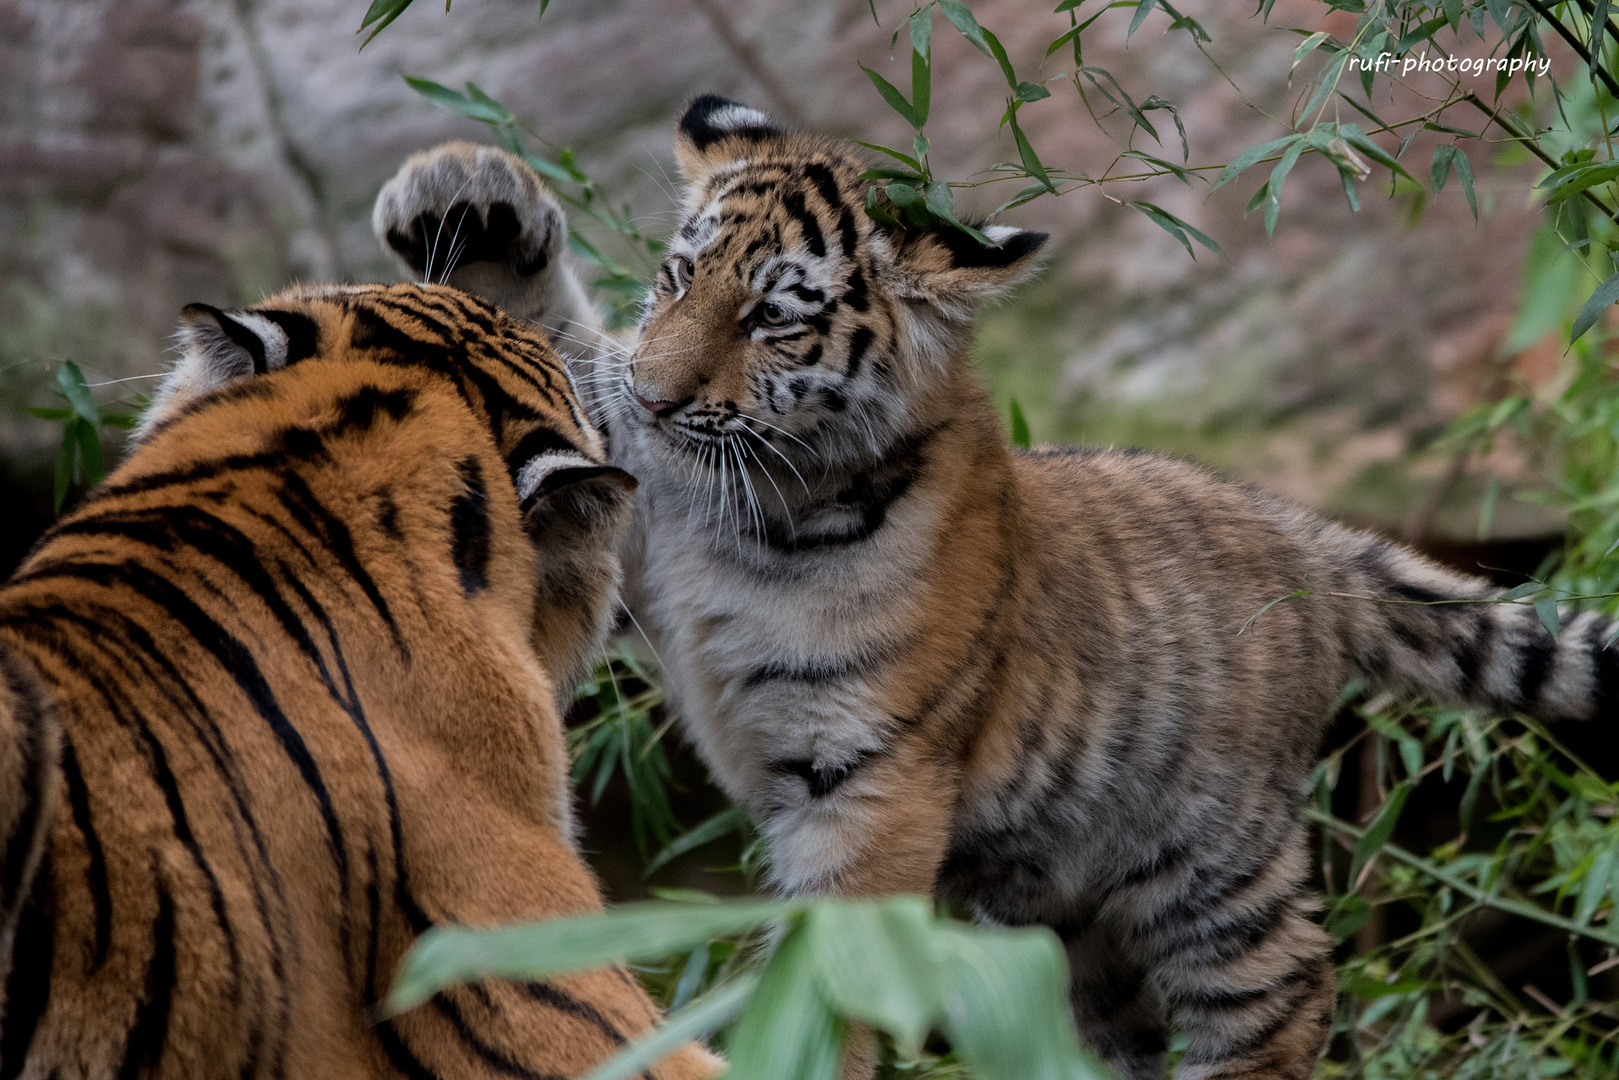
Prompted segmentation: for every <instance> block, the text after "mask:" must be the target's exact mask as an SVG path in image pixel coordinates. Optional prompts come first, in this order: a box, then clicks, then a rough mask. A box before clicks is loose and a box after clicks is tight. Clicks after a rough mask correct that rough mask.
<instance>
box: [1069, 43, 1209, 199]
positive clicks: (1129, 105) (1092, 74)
mask: <svg viewBox="0 0 1619 1080" xmlns="http://www.w3.org/2000/svg"><path fill="white" fill-rule="evenodd" d="M1080 74H1081V75H1084V76H1085V78H1086V79H1087V80H1089V81H1090V84H1091V85H1092V86H1094V87H1096V88H1097V89H1098V90H1100V91H1101V92H1102V96H1103V97H1105V98H1107V99H1108V100H1109V101H1111V102H1112V103H1113V104H1114V105H1117V106H1118V107H1119V108H1121V109H1123V110H1124V111H1125V112H1127V113H1129V114H1130V119H1132V120H1134V121H1135V122H1136V123H1137V124H1139V125H1140V126H1141V129H1142V130H1143V131H1145V132H1146V133H1147V134H1148V135H1151V136H1152V141H1153V142H1155V143H1157V144H1158V145H1160V146H1162V145H1163V144H1164V140H1163V139H1161V138H1159V137H1158V129H1157V128H1155V127H1153V126H1152V121H1150V120H1148V119H1147V115H1146V112H1145V110H1143V109H1142V107H1141V106H1139V105H1137V104H1136V103H1135V101H1134V100H1133V99H1132V98H1131V97H1130V95H1129V94H1127V93H1125V91H1124V87H1122V86H1120V85H1119V80H1117V79H1115V78H1114V77H1113V73H1112V72H1110V71H1108V70H1107V69H1106V68H1099V67H1087V68H1081V69H1080ZM1097 75H1100V76H1102V77H1103V78H1104V79H1106V80H1107V81H1108V82H1110V83H1112V84H1113V89H1115V90H1117V91H1118V92H1119V97H1122V98H1123V99H1124V100H1123V101H1122V102H1121V101H1120V100H1119V98H1116V97H1114V96H1113V95H1112V94H1110V93H1108V92H1107V87H1105V86H1103V85H1102V84H1101V83H1099V82H1097V81H1096V76H1097ZM1165 104H1166V105H1167V104H1168V103H1167V102H1166V103H1165ZM1176 122H1177V123H1179V119H1178V118H1177V121H1176ZM1215 186H1216V187H1218V186H1219V185H1215Z"/></svg>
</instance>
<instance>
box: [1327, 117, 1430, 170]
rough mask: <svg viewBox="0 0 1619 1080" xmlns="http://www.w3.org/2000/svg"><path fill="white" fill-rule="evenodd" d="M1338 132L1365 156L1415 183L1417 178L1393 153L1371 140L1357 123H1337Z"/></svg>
mask: <svg viewBox="0 0 1619 1080" xmlns="http://www.w3.org/2000/svg"><path fill="white" fill-rule="evenodd" d="M1338 134H1339V135H1340V136H1341V137H1342V138H1343V140H1344V141H1345V142H1347V143H1348V144H1349V145H1351V146H1353V147H1354V148H1355V149H1356V150H1359V151H1360V152H1361V153H1363V154H1365V155H1366V156H1367V157H1369V158H1371V159H1372V160H1373V161H1375V162H1377V163H1378V164H1379V165H1382V166H1383V167H1384V168H1386V169H1388V170H1389V171H1391V172H1397V173H1399V174H1400V175H1401V176H1403V177H1405V178H1406V179H1407V180H1410V181H1411V182H1412V183H1416V181H1417V178H1416V177H1414V176H1412V175H1411V174H1410V173H1408V172H1406V171H1405V166H1403V165H1401V164H1400V162H1399V161H1398V159H1396V158H1395V156H1394V155H1393V154H1391V153H1389V152H1388V151H1387V150H1385V149H1383V148H1382V147H1381V146H1378V145H1377V144H1376V143H1375V142H1373V141H1372V140H1371V137H1370V136H1368V135H1367V134H1366V133H1365V132H1364V131H1362V130H1361V129H1360V125H1359V124H1339V125H1338Z"/></svg>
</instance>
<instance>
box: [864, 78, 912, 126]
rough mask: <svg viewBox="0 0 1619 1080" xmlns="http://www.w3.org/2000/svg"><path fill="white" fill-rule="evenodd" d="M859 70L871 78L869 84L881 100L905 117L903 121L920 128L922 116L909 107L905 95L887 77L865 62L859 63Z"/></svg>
mask: <svg viewBox="0 0 1619 1080" xmlns="http://www.w3.org/2000/svg"><path fill="white" fill-rule="evenodd" d="M860 70H861V71H864V72H865V73H866V77H867V78H869V79H870V80H871V84H872V85H873V86H875V87H876V88H877V92H878V93H879V94H881V95H882V96H883V100H884V101H886V102H888V107H889V108H891V109H893V110H894V111H895V112H897V113H899V114H900V115H901V116H903V117H904V118H905V122H906V123H907V124H910V125H911V126H912V127H913V128H916V129H918V130H920V129H921V127H922V124H923V118H922V117H921V116H918V115H917V112H916V110H915V109H914V108H912V107H911V103H910V102H909V101H906V100H905V95H904V94H902V93H900V92H899V88H898V87H896V86H895V85H894V84H893V83H891V82H889V81H888V80H887V79H885V78H883V77H882V76H881V75H879V74H877V73H876V72H875V71H873V70H871V69H870V68H869V67H867V66H866V65H865V64H861V65H860Z"/></svg>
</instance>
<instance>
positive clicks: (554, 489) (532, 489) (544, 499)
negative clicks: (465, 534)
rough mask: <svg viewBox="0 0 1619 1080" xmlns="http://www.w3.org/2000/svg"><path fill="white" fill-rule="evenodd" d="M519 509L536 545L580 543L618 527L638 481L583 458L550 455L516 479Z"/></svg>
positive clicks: (570, 454) (535, 461)
mask: <svg viewBox="0 0 1619 1080" xmlns="http://www.w3.org/2000/svg"><path fill="white" fill-rule="evenodd" d="M512 479H513V481H514V482H515V483H516V485H517V500H518V509H520V510H521V511H522V513H523V521H524V526H525V527H526V528H527V529H528V533H529V536H530V537H532V538H533V539H534V541H535V542H536V543H549V542H553V541H562V542H579V541H583V540H586V539H587V538H590V537H594V536H596V535H598V534H605V533H610V532H611V531H612V530H614V529H616V527H617V526H618V524H619V523H620V520H621V518H622V517H623V515H624V513H625V512H626V511H627V510H628V509H629V501H630V496H631V494H632V493H633V492H634V491H635V487H636V481H635V477H633V476H631V475H630V474H629V473H627V472H625V471H624V470H623V469H619V468H615V467H613V466H612V465H603V464H600V463H599V462H595V461H592V460H590V459H589V458H587V457H585V456H584V455H583V454H579V453H574V452H572V451H567V450H556V451H549V452H547V453H543V454H540V455H539V456H537V457H534V458H530V459H529V460H528V461H527V462H526V463H524V464H523V465H522V466H521V467H520V468H519V469H518V470H517V472H516V474H515V475H514V476H513V478H512Z"/></svg>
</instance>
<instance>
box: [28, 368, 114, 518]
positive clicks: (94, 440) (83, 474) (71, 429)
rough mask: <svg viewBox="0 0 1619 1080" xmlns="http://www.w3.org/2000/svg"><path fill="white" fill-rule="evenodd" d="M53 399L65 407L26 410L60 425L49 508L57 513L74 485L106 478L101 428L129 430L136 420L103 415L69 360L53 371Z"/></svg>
mask: <svg viewBox="0 0 1619 1080" xmlns="http://www.w3.org/2000/svg"><path fill="white" fill-rule="evenodd" d="M56 386H57V390H56V396H57V397H59V398H61V399H62V400H64V401H66V402H67V404H68V407H67V408H65V409H64V408H60V407H55V406H51V407H36V408H31V409H29V410H28V411H29V412H30V413H31V414H33V415H34V416H35V417H37V418H39V419H40V420H49V421H52V422H56V423H60V424H61V425H62V444H61V449H60V450H58V451H57V454H56V482H55V488H54V493H53V496H52V503H51V505H52V508H53V509H54V511H55V512H56V513H58V514H60V513H61V512H62V504H63V503H64V502H65V501H66V500H67V495H68V492H69V491H70V490H71V489H72V488H73V486H74V485H80V486H82V487H86V488H89V487H94V486H95V485H96V484H97V483H98V482H100V480H101V478H102V477H103V476H104V475H106V472H107V469H106V465H105V464H104V462H103V460H102V455H101V429H102V428H104V427H110V428H121V429H125V430H127V429H129V428H131V427H134V426H135V417H134V416H133V415H131V414H129V413H125V412H103V411H102V409H101V407H100V406H99V405H97V404H96V400H95V395H93V394H92V393H91V392H90V386H89V385H88V384H87V383H86V382H85V381H84V372H82V371H80V370H79V365H77V364H75V363H74V362H73V361H71V360H64V361H63V362H62V366H61V367H59V368H57V369H56Z"/></svg>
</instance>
